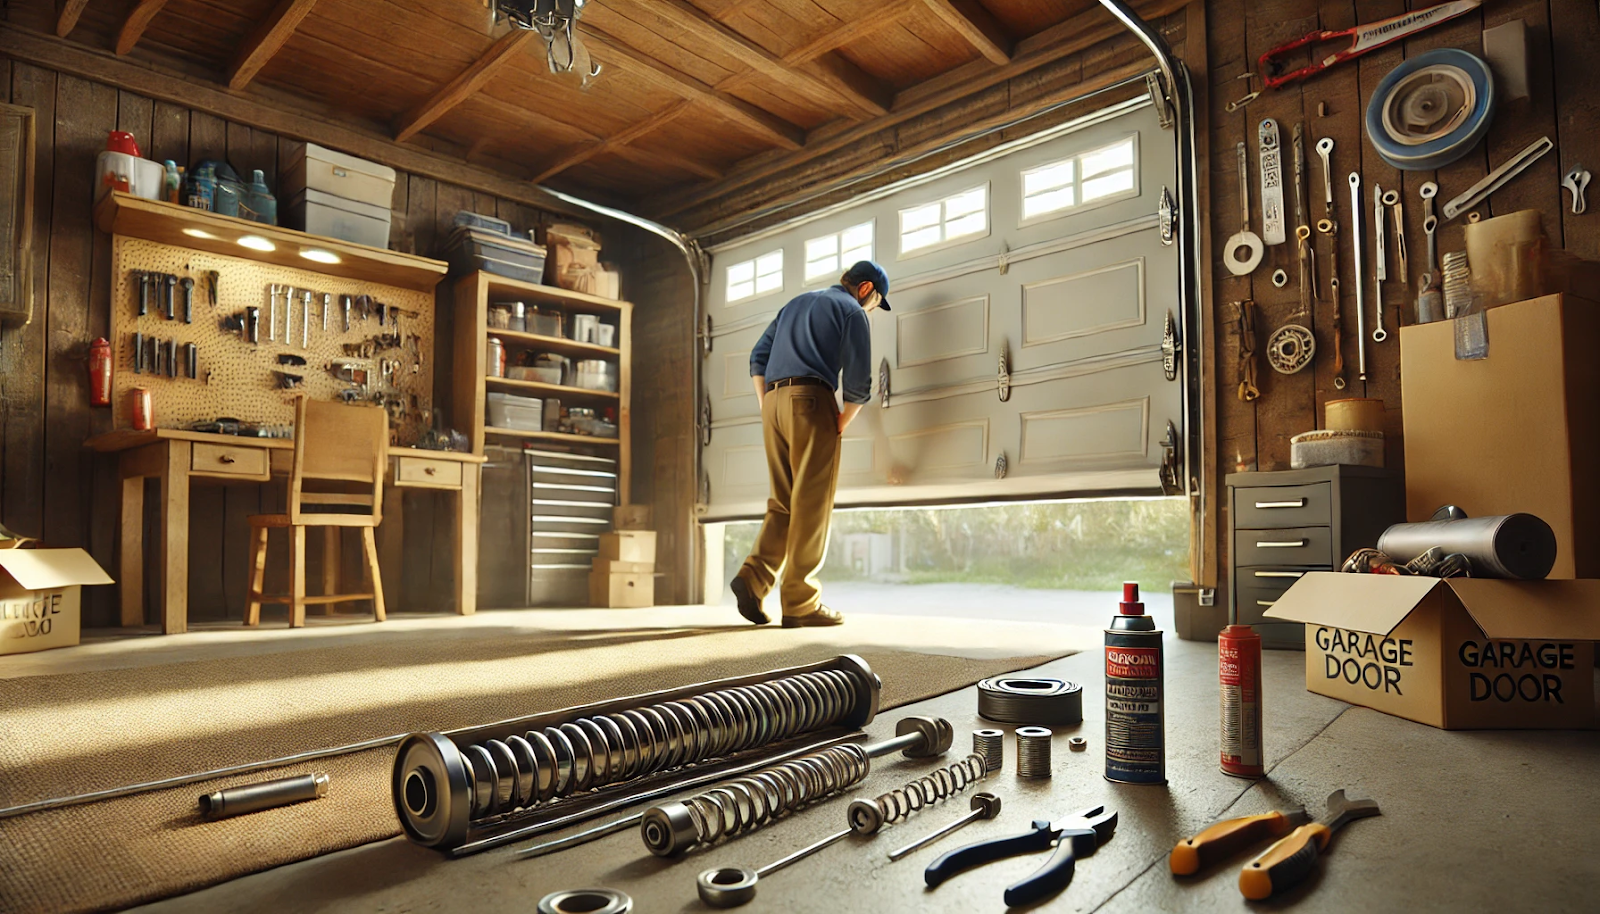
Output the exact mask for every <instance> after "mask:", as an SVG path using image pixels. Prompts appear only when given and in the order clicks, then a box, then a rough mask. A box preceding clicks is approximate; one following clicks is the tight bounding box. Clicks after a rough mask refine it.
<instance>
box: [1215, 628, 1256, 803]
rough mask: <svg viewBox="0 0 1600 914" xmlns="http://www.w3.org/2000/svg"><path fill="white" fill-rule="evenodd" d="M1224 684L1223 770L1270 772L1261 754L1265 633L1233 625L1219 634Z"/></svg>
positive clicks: (1241, 773)
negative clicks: (1262, 643)
mask: <svg viewBox="0 0 1600 914" xmlns="http://www.w3.org/2000/svg"><path fill="white" fill-rule="evenodd" d="M1217 673H1218V676H1219V678H1220V680H1221V683H1222V772H1223V773H1224V774H1231V775H1233V776H1234V777H1241V778H1259V777H1263V776H1264V775H1265V774H1266V768H1265V767H1264V766H1263V764H1262V754H1261V636H1260V635H1258V634H1256V631H1255V629H1253V628H1251V627H1250V626H1248V625H1230V626H1228V627H1227V628H1225V629H1223V630H1222V633H1221V634H1220V635H1218V636H1217Z"/></svg>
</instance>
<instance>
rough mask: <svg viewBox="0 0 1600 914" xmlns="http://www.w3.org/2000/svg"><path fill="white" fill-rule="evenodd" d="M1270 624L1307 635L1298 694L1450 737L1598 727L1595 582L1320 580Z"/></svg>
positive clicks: (1296, 591)
mask: <svg viewBox="0 0 1600 914" xmlns="http://www.w3.org/2000/svg"><path fill="white" fill-rule="evenodd" d="M1266 615H1267V616H1269V617H1272V618H1277V619H1285V620H1288V621H1291V622H1304V623H1305V626H1306V688H1307V689H1308V690H1309V691H1312V692H1316V693H1318V694H1319V695H1327V696H1328V697H1330V698H1338V699H1340V700H1342V701H1348V702H1350V703H1352V704H1358V705H1365V706H1366V707H1369V708H1372V709H1374V710H1377V711H1383V712H1384V713H1386V714H1393V715H1395V716H1396V717H1404V718H1407V719H1409V720H1414V721H1417V722H1419V723H1424V724H1429V725H1431V726H1434V727H1440V728H1443V729H1446V730H1466V729H1502V728H1503V729H1549V728H1563V729H1565V728H1589V727H1593V726H1594V725H1595V700H1594V643H1593V642H1594V641H1596V640H1600V581H1592V580H1589V581H1497V580H1489V579H1484V578H1452V579H1450V580H1440V579H1438V578H1420V577H1417V578H1414V577H1398V576H1394V575H1376V574H1340V573H1337V572H1327V571H1319V572H1312V573H1310V574H1307V575H1305V576H1304V577H1302V578H1301V579H1300V580H1299V581H1296V582H1295V584H1294V586H1293V587H1290V588H1289V590H1288V591H1287V592H1285V593H1284V595H1283V596H1281V597H1279V598H1278V601H1277V603H1276V604H1275V605H1273V607H1272V608H1271V609H1269V610H1267V612H1266Z"/></svg>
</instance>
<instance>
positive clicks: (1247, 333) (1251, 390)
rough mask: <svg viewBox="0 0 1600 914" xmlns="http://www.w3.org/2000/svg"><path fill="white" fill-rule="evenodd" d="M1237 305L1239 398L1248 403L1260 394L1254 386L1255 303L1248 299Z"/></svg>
mask: <svg viewBox="0 0 1600 914" xmlns="http://www.w3.org/2000/svg"><path fill="white" fill-rule="evenodd" d="M1235 304H1237V305H1238V306H1239V399H1240V400H1243V401H1244V402H1246V403H1249V402H1251V401H1253V400H1255V399H1257V398H1259V397H1260V396H1261V389H1260V388H1259V387H1257V386H1256V370H1257V369H1256V303H1255V302H1253V301H1251V300H1250V299H1248V298H1247V299H1245V300H1244V301H1242V302H1235Z"/></svg>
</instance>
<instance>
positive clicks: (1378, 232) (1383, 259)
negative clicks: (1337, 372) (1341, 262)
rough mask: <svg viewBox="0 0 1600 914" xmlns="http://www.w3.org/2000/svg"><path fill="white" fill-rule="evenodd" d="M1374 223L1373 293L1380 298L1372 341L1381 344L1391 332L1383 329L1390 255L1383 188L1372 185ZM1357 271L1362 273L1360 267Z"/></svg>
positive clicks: (1358, 235)
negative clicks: (1384, 223) (1385, 227)
mask: <svg viewBox="0 0 1600 914" xmlns="http://www.w3.org/2000/svg"><path fill="white" fill-rule="evenodd" d="M1372 222H1373V226H1372V228H1373V232H1374V234H1375V236H1376V242H1375V244H1374V248H1375V251H1376V253H1377V257H1378V263H1377V267H1376V271H1375V272H1376V274H1377V277H1376V279H1374V280H1373V283H1372V288H1373V291H1374V292H1376V294H1377V296H1378V324H1377V326H1376V327H1373V328H1372V341H1373V342H1374V343H1381V342H1383V341H1384V340H1386V339H1388V338H1389V331H1387V330H1385V329H1383V283H1384V281H1385V280H1387V279H1388V278H1389V255H1388V251H1387V250H1385V246H1384V239H1383V188H1381V187H1379V186H1378V185H1376V184H1374V185H1372ZM1356 240H1357V241H1358V242H1359V241H1360V232H1359V230H1358V231H1357V236H1356ZM1356 270H1357V272H1360V268H1359V267H1357V268H1356Z"/></svg>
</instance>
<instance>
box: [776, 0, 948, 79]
mask: <svg viewBox="0 0 1600 914" xmlns="http://www.w3.org/2000/svg"><path fill="white" fill-rule="evenodd" d="M923 2H924V0H900V2H898V3H884V4H882V5H880V6H878V7H876V8H874V9H873V10H872V11H871V12H869V13H867V14H866V15H865V16H862V17H861V18H859V19H852V20H851V21H849V22H846V23H845V24H843V25H841V26H839V27H838V28H836V29H834V30H833V31H831V32H828V33H827V34H825V35H819V36H817V37H816V38H813V39H812V40H810V41H808V42H806V43H805V44H803V45H801V46H799V47H798V48H795V49H794V50H792V51H790V52H788V53H787V54H785V55H783V62H784V63H786V64H788V65H790V66H799V65H800V64H803V63H806V62H808V61H812V60H816V59H817V58H818V57H821V56H822V55H824V54H826V53H828V52H829V51H837V50H838V49H840V48H842V47H844V46H845V45H847V44H849V43H851V42H852V41H859V40H861V39H863V38H866V37H867V36H868V35H871V34H872V33H873V32H876V31H878V30H879V29H882V28H887V27H888V26H891V25H894V24H895V23H897V22H899V21H900V20H902V19H904V18H905V17H906V16H908V15H910V14H911V11H912V10H913V9H916V8H917V7H919V6H921V5H922V4H923Z"/></svg>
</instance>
